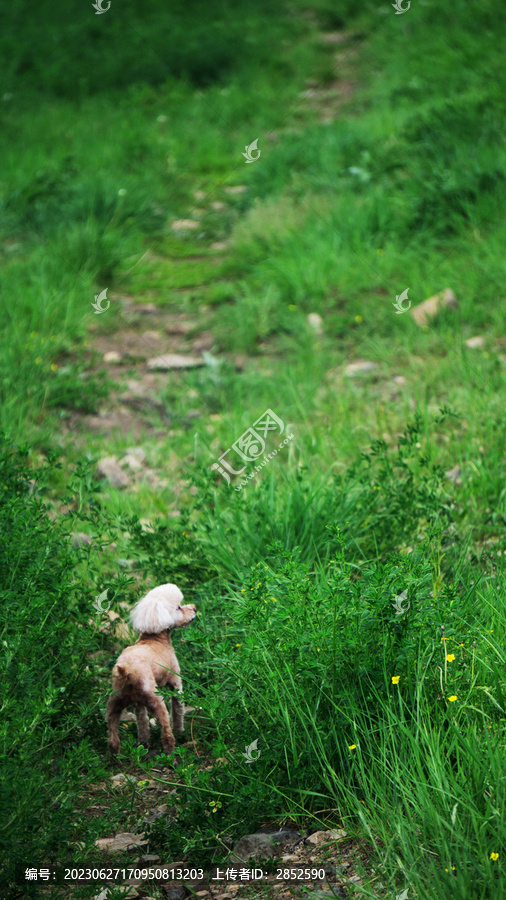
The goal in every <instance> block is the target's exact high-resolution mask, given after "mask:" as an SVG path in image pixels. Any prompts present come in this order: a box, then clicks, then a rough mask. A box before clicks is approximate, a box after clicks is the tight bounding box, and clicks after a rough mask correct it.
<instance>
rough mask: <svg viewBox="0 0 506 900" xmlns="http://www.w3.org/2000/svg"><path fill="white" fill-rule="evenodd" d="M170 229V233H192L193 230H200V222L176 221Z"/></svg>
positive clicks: (190, 220)
mask: <svg viewBox="0 0 506 900" xmlns="http://www.w3.org/2000/svg"><path fill="white" fill-rule="evenodd" d="M170 227H171V228H172V231H194V230H195V228H200V222H195V221H194V220H193V219H176V221H175V222H172V225H171V226H170Z"/></svg>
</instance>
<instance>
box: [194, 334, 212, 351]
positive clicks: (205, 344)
mask: <svg viewBox="0 0 506 900" xmlns="http://www.w3.org/2000/svg"><path fill="white" fill-rule="evenodd" d="M213 345H214V338H213V336H212V334H211V332H210V331H204V332H202V334H201V335H199V336H198V337H196V338H195V339H194V340H193V341H192V349H193V350H196V351H197V353H201V352H202V350H211V348H212V347H213Z"/></svg>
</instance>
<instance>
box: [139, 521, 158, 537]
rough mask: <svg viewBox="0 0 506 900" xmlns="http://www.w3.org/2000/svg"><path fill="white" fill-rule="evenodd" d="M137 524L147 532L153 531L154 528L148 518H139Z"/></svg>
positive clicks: (152, 532) (151, 532)
mask: <svg viewBox="0 0 506 900" xmlns="http://www.w3.org/2000/svg"><path fill="white" fill-rule="evenodd" d="M139 525H140V526H141V528H142V530H143V531H146V532H148V533H149V534H154V533H155V529H154V528H153V525H152V524H151V522H150V521H149V519H139Z"/></svg>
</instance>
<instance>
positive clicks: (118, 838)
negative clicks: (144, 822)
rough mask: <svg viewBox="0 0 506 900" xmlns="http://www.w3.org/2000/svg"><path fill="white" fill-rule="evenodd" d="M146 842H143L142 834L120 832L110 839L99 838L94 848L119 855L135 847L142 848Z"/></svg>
mask: <svg viewBox="0 0 506 900" xmlns="http://www.w3.org/2000/svg"><path fill="white" fill-rule="evenodd" d="M147 843H148V842H147V841H146V840H144V834H143V833H141V834H131V833H130V832H127V831H125V832H121V833H120V834H116V835H115V836H114V837H112V838H99V839H98V840H97V841H95V847H98V849H99V850H107V852H108V853H121V852H123V851H124V850H133V849H134V848H135V847H142V846H143V845H144V844H147Z"/></svg>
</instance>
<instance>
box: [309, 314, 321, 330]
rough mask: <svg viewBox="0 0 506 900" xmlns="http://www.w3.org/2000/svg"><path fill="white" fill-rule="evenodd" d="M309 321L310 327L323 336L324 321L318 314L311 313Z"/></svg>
mask: <svg viewBox="0 0 506 900" xmlns="http://www.w3.org/2000/svg"><path fill="white" fill-rule="evenodd" d="M307 321H308V325H310V326H311V328H313V329H314V330H315V331H316V333H317V334H321V331H322V324H323V319H322V317H321V316H320V315H318V313H309V315H308V317H307Z"/></svg>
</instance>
